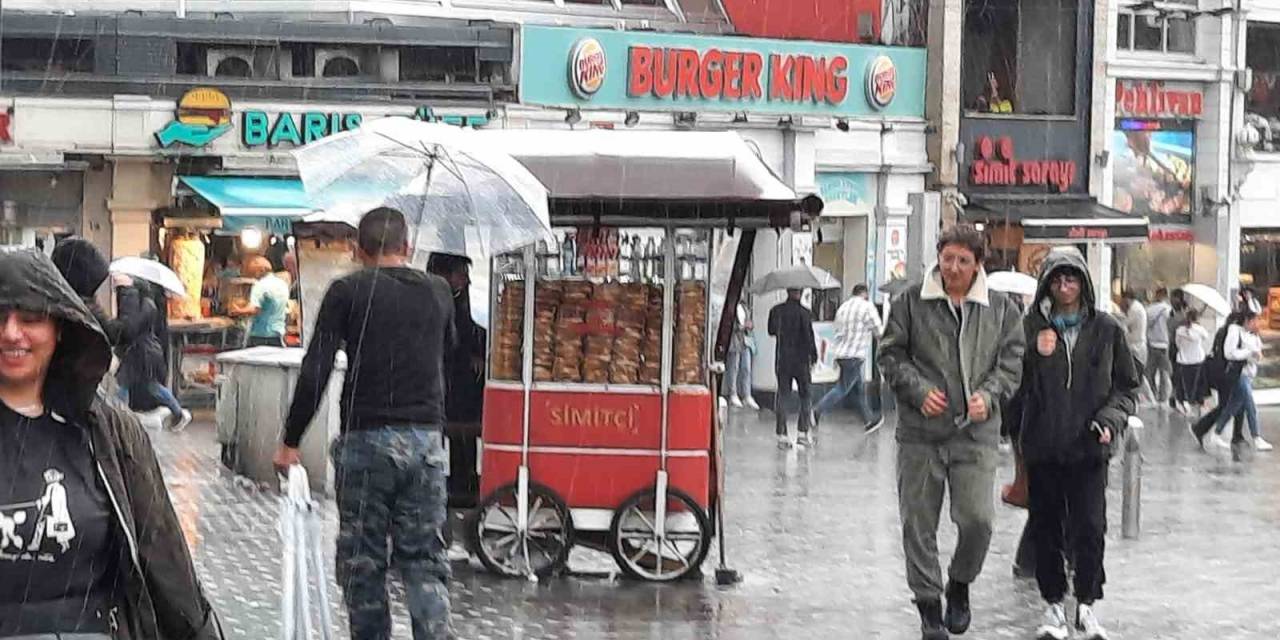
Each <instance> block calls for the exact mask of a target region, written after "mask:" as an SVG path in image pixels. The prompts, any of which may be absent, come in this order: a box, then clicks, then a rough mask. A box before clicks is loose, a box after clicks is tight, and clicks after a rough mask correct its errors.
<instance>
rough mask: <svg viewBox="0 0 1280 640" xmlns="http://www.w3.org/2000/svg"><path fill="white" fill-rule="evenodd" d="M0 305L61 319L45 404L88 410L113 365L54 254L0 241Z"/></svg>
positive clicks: (72, 410)
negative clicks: (9, 245)
mask: <svg viewBox="0 0 1280 640" xmlns="http://www.w3.org/2000/svg"><path fill="white" fill-rule="evenodd" d="M0 309H20V310H24V311H32V312H35V313H43V314H48V315H49V316H52V317H53V318H55V319H57V320H58V325H59V331H60V334H59V339H58V346H57V348H56V349H55V350H54V352H53V361H52V362H51V363H50V365H49V374H48V377H47V378H46V380H45V398H44V401H45V406H47V407H49V408H50V409H53V410H55V411H59V412H61V413H64V414H66V415H74V414H78V413H83V412H84V411H86V410H87V409H88V408H89V405H90V404H91V403H92V402H93V398H94V395H95V394H96V393H97V388H98V383H99V382H101V381H102V376H103V375H105V374H106V372H107V369H108V368H109V367H110V366H111V348H110V346H108V344H107V337H106V335H105V334H103V332H102V327H101V326H99V325H98V321H97V320H96V319H95V318H94V316H93V314H92V313H91V312H90V311H89V308H88V307H87V306H85V303H84V301H83V300H82V299H81V297H80V296H79V295H78V293H77V292H76V290H74V289H72V288H71V285H70V284H69V283H68V282H67V281H66V280H65V279H64V278H63V277H62V274H61V273H59V272H58V268H57V266H55V265H54V263H53V260H51V259H50V258H49V257H48V256H46V255H44V254H43V253H41V252H40V251H39V250H37V249H31V248H23V247H0Z"/></svg>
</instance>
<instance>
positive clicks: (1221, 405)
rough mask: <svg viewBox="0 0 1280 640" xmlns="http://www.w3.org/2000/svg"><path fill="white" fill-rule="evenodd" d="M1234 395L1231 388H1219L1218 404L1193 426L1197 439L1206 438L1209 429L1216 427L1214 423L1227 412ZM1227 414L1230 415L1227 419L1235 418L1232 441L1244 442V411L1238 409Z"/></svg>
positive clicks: (1192, 429) (1192, 430)
mask: <svg viewBox="0 0 1280 640" xmlns="http://www.w3.org/2000/svg"><path fill="white" fill-rule="evenodd" d="M1232 395H1233V392H1232V391H1231V390H1230V389H1218V406H1216V407H1214V408H1213V409H1210V410H1209V412H1208V413H1206V414H1204V415H1203V416H1201V417H1200V419H1199V420H1198V421H1196V423H1195V424H1194V425H1192V426H1191V432H1192V433H1194V434H1195V436H1196V438H1197V439H1199V440H1204V437H1205V436H1206V435H1209V430H1210V429H1213V428H1214V425H1216V424H1217V423H1218V420H1219V419H1220V418H1221V417H1222V415H1223V414H1224V413H1225V412H1226V410H1227V408H1228V405H1229V404H1231V399H1232V398H1231V396H1232ZM1226 415H1227V416H1230V417H1229V418H1227V419H1234V421H1235V424H1234V425H1233V428H1232V432H1231V442H1243V441H1244V411H1243V410H1242V411H1238V412H1236V413H1234V414H1231V413H1227V414H1226Z"/></svg>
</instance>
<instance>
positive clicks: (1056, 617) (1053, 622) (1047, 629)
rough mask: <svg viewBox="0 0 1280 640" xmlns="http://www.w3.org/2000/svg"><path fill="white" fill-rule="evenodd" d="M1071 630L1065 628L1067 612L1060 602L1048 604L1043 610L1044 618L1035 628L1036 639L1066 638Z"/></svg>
mask: <svg viewBox="0 0 1280 640" xmlns="http://www.w3.org/2000/svg"><path fill="white" fill-rule="evenodd" d="M1070 636H1071V630H1070V629H1068V628H1067V612H1066V610H1064V609H1063V608H1062V603H1061V602H1055V603H1053V604H1050V605H1049V608H1048V609H1046V610H1045V612H1044V619H1043V620H1042V621H1041V624H1040V626H1039V627H1038V628H1036V640H1067V638H1068V637H1070Z"/></svg>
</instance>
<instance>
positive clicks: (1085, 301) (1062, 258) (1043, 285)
mask: <svg viewBox="0 0 1280 640" xmlns="http://www.w3.org/2000/svg"><path fill="white" fill-rule="evenodd" d="M1068 269H1069V270H1073V271H1076V272H1078V273H1079V274H1080V281H1081V283H1082V284H1081V287H1080V302H1081V305H1080V306H1081V308H1083V309H1086V310H1088V312H1089V313H1093V310H1094V309H1095V308H1096V307H1097V300H1098V298H1097V294H1096V293H1095V292H1094V289H1093V279H1092V278H1090V277H1089V263H1088V262H1086V261H1085V259H1084V254H1082V253H1080V250H1079V249H1077V248H1075V247H1070V246H1066V247H1054V248H1053V249H1052V250H1050V251H1049V255H1048V256H1046V257H1045V259H1044V263H1043V264H1042V265H1041V266H1040V285H1039V286H1038V287H1036V299H1035V303H1034V304H1033V306H1032V308H1034V309H1040V308H1042V305H1043V304H1044V302H1045V301H1046V300H1049V299H1051V297H1052V294H1051V293H1050V292H1049V280H1050V279H1051V278H1052V277H1053V274H1054V272H1056V271H1062V270H1068ZM1050 304H1052V303H1050Z"/></svg>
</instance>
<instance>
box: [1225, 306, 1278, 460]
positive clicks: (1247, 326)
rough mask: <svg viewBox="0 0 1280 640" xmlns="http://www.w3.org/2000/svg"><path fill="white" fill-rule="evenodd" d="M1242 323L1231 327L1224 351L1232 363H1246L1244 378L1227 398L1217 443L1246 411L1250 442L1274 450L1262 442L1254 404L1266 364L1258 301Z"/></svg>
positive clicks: (1242, 374) (1263, 448)
mask: <svg viewBox="0 0 1280 640" xmlns="http://www.w3.org/2000/svg"><path fill="white" fill-rule="evenodd" d="M1241 314H1242V315H1243V318H1242V322H1239V323H1234V324H1231V325H1230V326H1229V327H1228V328H1227V335H1226V340H1224V341H1223V343H1222V352H1223V355H1224V356H1225V357H1226V359H1227V360H1228V361H1234V362H1243V363H1244V366H1243V368H1242V369H1241V371H1240V377H1239V379H1238V380H1237V381H1236V386H1235V388H1234V389H1232V391H1231V395H1230V396H1229V397H1228V398H1227V400H1226V404H1225V405H1224V406H1223V410H1222V412H1221V413H1219V414H1218V416H1217V420H1215V421H1214V440H1213V441H1214V442H1215V443H1219V442H1223V441H1222V432H1223V431H1224V430H1225V429H1226V426H1227V423H1228V422H1230V421H1231V418H1233V417H1234V416H1235V415H1236V414H1238V413H1240V412H1244V416H1245V420H1246V422H1247V423H1248V425H1249V433H1250V436H1251V437H1250V441H1251V442H1252V443H1253V446H1254V448H1255V449H1257V450H1258V451H1271V450H1272V446H1271V443H1269V442H1267V441H1266V440H1264V439H1262V434H1261V433H1260V432H1259V430H1258V407H1257V405H1256V404H1254V401H1253V379H1254V378H1255V377H1257V375H1258V363H1259V362H1261V361H1262V338H1260V337H1259V336H1258V328H1259V326H1258V325H1259V323H1260V322H1261V317H1260V315H1259V309H1258V304H1257V302H1251V303H1250V306H1249V307H1248V309H1247V310H1245V311H1242V312H1241Z"/></svg>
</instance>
